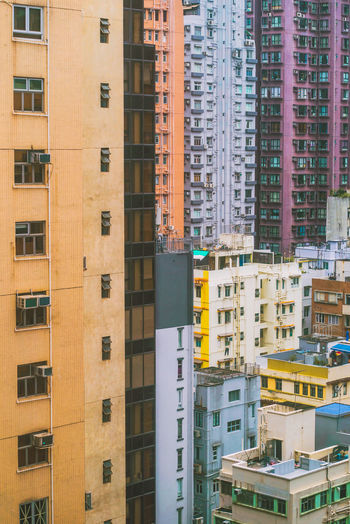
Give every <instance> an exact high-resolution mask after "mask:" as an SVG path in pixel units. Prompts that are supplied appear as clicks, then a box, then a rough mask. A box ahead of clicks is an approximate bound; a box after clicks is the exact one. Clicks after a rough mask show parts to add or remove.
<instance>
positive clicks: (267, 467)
mask: <svg viewBox="0 0 350 524" xmlns="http://www.w3.org/2000/svg"><path fill="white" fill-rule="evenodd" d="M336 448H338V446H331V447H328V448H325V449H321V450H317V451H303V450H295V451H294V456H293V457H292V458H291V459H289V460H284V461H281V462H279V461H278V460H274V461H270V460H269V459H268V458H266V457H265V456H261V454H260V450H259V448H253V449H249V450H245V451H243V452H240V453H236V454H233V455H229V456H226V457H223V459H222V469H221V471H220V481H221V485H220V508H218V509H217V510H215V511H214V512H213V523H214V524H222V523H223V522H228V523H235V524H237V523H239V524H241V523H246V522H259V524H269V523H271V522H274V523H276V524H282V523H285V522H288V523H290V524H299V523H300V524H301V523H304V522H309V523H315V522H332V523H334V522H337V523H338V522H339V523H340V522H343V521H342V520H339V519H342V518H344V519H345V520H344V522H347V518H348V516H349V515H350V505H349V498H350V473H349V458H348V454H347V453H346V452H345V453H344V454H339V453H338V450H337V449H336Z"/></svg>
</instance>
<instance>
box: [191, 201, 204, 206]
mask: <svg viewBox="0 0 350 524" xmlns="http://www.w3.org/2000/svg"><path fill="white" fill-rule="evenodd" d="M203 202H204V200H191V206H200V205H201V204H203Z"/></svg>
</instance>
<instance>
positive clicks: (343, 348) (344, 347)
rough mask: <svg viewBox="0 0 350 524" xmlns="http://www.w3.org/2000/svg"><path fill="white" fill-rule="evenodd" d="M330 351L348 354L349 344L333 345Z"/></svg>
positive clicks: (349, 350) (349, 351)
mask: <svg viewBox="0 0 350 524" xmlns="http://www.w3.org/2000/svg"><path fill="white" fill-rule="evenodd" d="M330 349H333V350H334V351H344V352H345V353H350V344H335V345H334V346H332V347H331V348H330Z"/></svg>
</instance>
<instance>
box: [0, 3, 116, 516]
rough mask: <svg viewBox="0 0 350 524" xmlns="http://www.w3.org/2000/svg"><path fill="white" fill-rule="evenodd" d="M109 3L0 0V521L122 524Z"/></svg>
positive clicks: (112, 32) (113, 26) (113, 28)
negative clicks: (106, 290)
mask: <svg viewBox="0 0 350 524" xmlns="http://www.w3.org/2000/svg"><path fill="white" fill-rule="evenodd" d="M122 9H123V5H122V1H121V0H118V1H117V2H114V3H113V4H112V5H111V3H110V2H107V1H101V2H96V1H92V0H91V1H81V0H71V1H70V2H67V1H66V0H55V2H44V1H42V0H35V1H33V0H26V2H25V4H24V3H22V2H21V3H20V4H18V5H17V4H13V5H12V4H10V3H5V2H2V3H0V44H1V49H2V54H1V55H2V60H1V63H2V74H1V78H0V89H1V97H0V119H1V126H0V136H1V144H2V146H1V150H0V165H1V172H2V177H1V196H0V198H1V202H2V205H1V209H2V217H1V222H0V224H1V225H0V228H1V232H2V242H1V244H0V260H1V276H0V287H1V291H0V347H1V360H2V362H1V363H2V365H1V366H0V368H1V371H0V374H1V379H0V380H1V384H2V392H3V394H2V395H1V400H0V461H1V464H2V468H1V475H0V477H1V485H2V490H1V492H2V502H1V504H0V522H1V523H6V524H7V523H9V524H10V523H12V522H13V523H15V522H19V521H20V522H22V520H19V518H22V519H24V520H23V522H27V521H28V522H31V521H32V520H30V519H34V518H39V517H40V518H41V520H40V522H43V523H44V522H45V523H53V522H56V523H62V524H63V523H67V524H68V523H74V524H79V523H83V522H91V523H92V522H93V523H95V522H96V523H97V522H104V521H105V520H111V522H113V524H115V523H118V524H119V523H120V524H121V523H122V522H125V502H124V500H125V471H124V371H123V370H124V365H121V363H123V362H124V348H123V343H124V331H123V324H124V313H123V310H124V304H123V294H124V290H123V255H124V254H123V249H121V248H120V246H121V245H123V232H122V224H123V220H122V216H123V200H122V199H123V167H122V166H123V136H122V126H121V125H120V122H121V120H122V112H123V95H122V67H121V64H122V59H123V48H122ZM103 35H104V36H103ZM105 35H107V37H106V36H105ZM101 84H108V88H109V90H108V89H106V86H102V85H101ZM112 90H113V91H112ZM102 92H103V93H104V94H105V93H107V94H108V96H109V97H110V98H109V99H108V100H109V104H108V105H109V107H101V105H102V98H103V96H102ZM108 148H109V156H108V171H107V172H102V164H103V162H102V160H106V155H105V156H104V157H103V151H102V149H104V151H105V150H106V149H108ZM102 157H103V158H102ZM104 164H106V162H104ZM106 212H107V214H106ZM102 213H105V214H104V215H103V217H107V218H104V219H103V220H104V222H103V223H104V224H107V223H108V221H109V222H110V225H109V234H107V235H105V234H102V225H103V224H102ZM108 213H109V214H108ZM108 217H110V218H108ZM104 227H105V228H106V227H107V229H108V226H104ZM105 231H106V230H104V233H105ZM117 247H118V249H117ZM106 275H107V276H108V275H109V276H110V280H108V284H107V285H108V286H109V287H111V289H110V290H109V296H108V297H106V298H103V292H102V289H103V287H106V283H105V282H106V279H105V280H103V278H102V276H104V277H106ZM103 337H104V338H103ZM108 337H109V341H110V342H111V343H110V348H111V351H110V354H109V356H110V358H109V359H105V360H103V359H102V354H103V340H104V347H105V349H106V348H107V349H108ZM105 353H106V351H105ZM104 400H110V403H109V404H106V403H105V404H103V401H104ZM106 405H107V406H108V405H109V406H110V408H109V409H110V411H111V413H110V420H109V421H105V422H103V413H104V411H106V410H107V411H108V409H107V408H105V406H106ZM107 418H108V417H107ZM105 419H106V417H105ZM110 465H111V467H112V475H111V477H110V478H109V479H110V481H108V472H109V471H110ZM106 478H107V482H105V480H106ZM86 495H87V496H86ZM86 503H87V506H85V504H86ZM90 507H91V509H89V508H90ZM86 510H87V511H86ZM25 519H27V520H25ZM33 522H34V520H33Z"/></svg>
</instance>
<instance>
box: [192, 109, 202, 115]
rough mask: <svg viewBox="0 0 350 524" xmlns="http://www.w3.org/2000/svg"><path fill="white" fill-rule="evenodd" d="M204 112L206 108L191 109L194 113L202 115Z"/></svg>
mask: <svg viewBox="0 0 350 524" xmlns="http://www.w3.org/2000/svg"><path fill="white" fill-rule="evenodd" d="M203 113H204V109H191V114H192V115H202V114H203Z"/></svg>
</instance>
